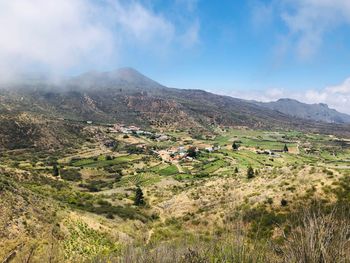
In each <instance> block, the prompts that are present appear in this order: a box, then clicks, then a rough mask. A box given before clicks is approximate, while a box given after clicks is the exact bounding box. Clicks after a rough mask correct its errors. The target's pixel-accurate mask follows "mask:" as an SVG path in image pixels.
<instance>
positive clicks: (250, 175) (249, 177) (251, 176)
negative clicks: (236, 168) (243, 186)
mask: <svg viewBox="0 0 350 263" xmlns="http://www.w3.org/2000/svg"><path fill="white" fill-rule="evenodd" d="M253 177H254V170H253V168H252V167H251V166H249V168H248V171H247V178H248V179H251V178H253Z"/></svg>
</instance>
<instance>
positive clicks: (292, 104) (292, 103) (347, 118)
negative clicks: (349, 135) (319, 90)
mask: <svg viewBox="0 0 350 263" xmlns="http://www.w3.org/2000/svg"><path fill="white" fill-rule="evenodd" d="M256 104H257V105H260V106H263V107H266V108H268V109H271V110H276V111H279V112H282V113H284V114H287V115H290V116H293V117H298V118H302V119H307V120H314V121H322V122H327V123H350V115H347V114H344V113H340V112H338V111H336V110H334V109H330V108H329V107H328V105H327V104H323V103H320V104H306V103H302V102H299V101H297V100H294V99H279V100H277V101H274V102H267V103H264V102H256Z"/></svg>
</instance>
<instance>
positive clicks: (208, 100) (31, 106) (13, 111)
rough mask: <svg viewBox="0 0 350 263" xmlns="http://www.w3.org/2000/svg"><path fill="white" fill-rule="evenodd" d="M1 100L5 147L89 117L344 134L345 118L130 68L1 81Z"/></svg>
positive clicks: (62, 132)
mask: <svg viewBox="0 0 350 263" xmlns="http://www.w3.org/2000/svg"><path fill="white" fill-rule="evenodd" d="M0 102H1V103H0V122H1V123H2V125H1V128H0V135H1V138H2V147H4V146H5V147H7V148H23V147H33V146H40V147H46V148H50V147H52V145H55V146H56V147H57V146H60V145H63V144H66V145H68V144H72V143H76V142H77V138H79V137H81V136H80V135H79V134H80V133H81V130H82V128H83V126H82V124H86V122H87V121H92V122H94V123H100V124H111V123H116V122H118V123H124V124H130V125H131V124H133V125H138V126H141V127H148V128H153V129H162V130H174V129H176V130H181V129H191V130H192V132H193V133H212V132H213V131H214V130H215V128H216V127H219V126H221V127H242V126H243V127H248V128H253V129H297V130H304V131H310V132H316V133H325V134H336V135H342V136H350V128H349V126H348V125H344V124H333V123H332V124H329V123H327V122H321V121H317V122H316V121H314V120H306V119H305V118H304V117H303V116H290V114H289V113H288V112H285V113H283V112H281V111H279V110H275V109H270V108H269V107H267V106H265V105H259V104H257V103H254V102H250V101H246V100H241V99H237V98H232V97H228V96H220V95H215V94H212V93H209V92H205V91H201V90H183V89H174V88H167V87H165V86H162V85H161V84H159V83H157V82H155V81H153V80H151V79H149V78H147V77H145V76H144V75H142V74H141V73H139V72H137V71H136V70H134V69H129V68H123V69H119V70H117V71H114V72H104V73H98V72H90V73H86V74H83V75H81V76H77V77H74V78H71V79H68V80H65V81H62V82H60V83H59V84H57V83H56V84H47V82H42V83H41V84H40V83H38V82H35V83H33V84H30V83H28V82H26V84H22V85H19V84H17V85H15V86H11V87H3V88H2V89H0ZM320 114H322V111H320ZM322 120H323V119H322ZM80 139H81V138H80ZM78 141H79V140H78Z"/></svg>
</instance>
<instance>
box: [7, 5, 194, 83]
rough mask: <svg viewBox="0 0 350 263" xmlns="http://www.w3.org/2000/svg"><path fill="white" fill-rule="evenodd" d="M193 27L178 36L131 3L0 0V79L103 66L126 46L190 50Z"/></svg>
mask: <svg viewBox="0 0 350 263" xmlns="http://www.w3.org/2000/svg"><path fill="white" fill-rule="evenodd" d="M189 7H191V8H192V5H191V6H189ZM197 23H198V22H197V20H195V23H193V24H192V21H189V22H188V23H187V24H186V25H185V26H186V28H189V29H188V31H185V32H183V31H181V30H182V28H178V25H177V24H176V22H175V21H174V20H172V19H170V18H169V17H167V15H166V14H162V13H159V12H158V13H156V12H154V11H153V10H152V6H151V5H147V6H145V5H143V4H142V3H141V1H136V0H132V1H122V0H101V1H94V0H10V1H9V0H0V24H1V27H0V75H1V78H2V79H3V78H4V76H6V75H7V76H9V75H10V73H12V74H13V73H15V74H17V73H19V72H26V71H28V69H32V71H35V70H45V71H49V72H50V71H51V72H60V73H62V72H67V70H70V69H72V68H74V67H77V66H79V65H92V66H98V65H104V64H107V62H108V61H110V62H111V61H115V60H116V59H118V56H119V54H121V53H123V52H124V51H125V50H126V49H127V48H128V47H129V46H133V48H137V49H140V50H147V51H150V50H152V51H154V53H155V54H157V53H158V51H159V50H160V49H170V50H171V49H173V48H174V47H175V45H176V46H177V47H176V48H177V49H178V46H181V47H183V48H185V47H191V46H192V45H193V44H195V43H197V38H198V30H199V23H198V24H197ZM185 40H186V41H185ZM184 41H185V42H184Z"/></svg>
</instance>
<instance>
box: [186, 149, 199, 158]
mask: <svg viewBox="0 0 350 263" xmlns="http://www.w3.org/2000/svg"><path fill="white" fill-rule="evenodd" d="M187 156H188V157H192V158H196V157H197V151H196V148H195V147H190V148H189V149H188V150H187Z"/></svg>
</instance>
